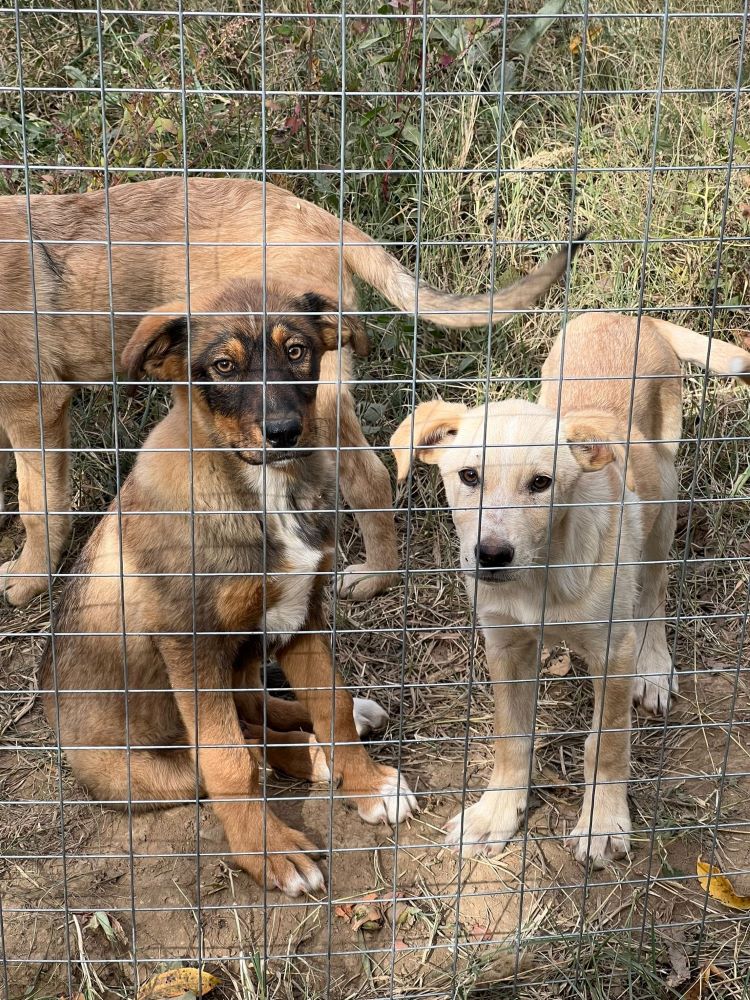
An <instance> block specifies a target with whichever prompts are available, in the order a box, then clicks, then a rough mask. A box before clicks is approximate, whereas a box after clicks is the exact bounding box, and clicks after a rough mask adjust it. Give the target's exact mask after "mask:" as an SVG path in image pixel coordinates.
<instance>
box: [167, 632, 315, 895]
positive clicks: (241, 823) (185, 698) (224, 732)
mask: <svg viewBox="0 0 750 1000" xmlns="http://www.w3.org/2000/svg"><path fill="white" fill-rule="evenodd" d="M159 649H160V651H161V654H162V656H163V657H164V660H165V663H166V665H167V671H168V673H169V680H170V683H171V685H172V687H173V689H174V696H175V699H176V701H177V706H178V708H179V711H180V716H181V718H182V721H183V724H184V726H185V730H186V732H187V742H188V746H189V747H190V749H191V751H192V753H193V754H196V755H197V759H198V768H199V772H200V777H201V784H202V787H203V788H204V790H205V792H206V794H207V795H208V797H209V798H210V799H211V800H212V803H211V804H212V806H213V809H214V811H215V812H216V814H217V816H218V817H219V819H220V820H221V823H222V826H223V827H224V831H225V833H226V835H227V840H228V842H229V847H230V850H231V851H232V852H233V854H234V855H235V857H234V861H235V862H236V864H238V865H239V866H240V867H241V868H244V870H245V871H246V872H248V873H249V874H250V875H251V876H252V878H253V879H255V881H256V882H258V883H259V884H260V885H263V883H264V881H265V883H266V884H267V885H268V887H269V888H278V889H281V890H282V892H285V893H287V895H289V896H298V895H300V894H301V893H306V892H316V891H318V890H320V889H322V888H323V886H324V879H323V874H322V872H321V871H320V869H319V868H318V866H317V865H316V864H315V862H314V861H313V860H312V858H311V857H309V856H308V855H306V854H304V853H301V852H303V851H312V852H315V851H316V848H315V847H314V845H313V844H311V843H310V841H309V840H308V839H307V837H305V836H303V834H301V833H299V832H298V831H296V830H293V829H292V828H291V827H288V826H287V825H286V824H285V823H283V822H282V821H281V820H280V819H278V818H277V817H276V816H275V815H274V814H273V812H272V811H271V810H270V809H269V808H265V810H264V804H263V802H262V800H261V789H260V780H259V774H258V765H257V764H256V762H255V760H254V758H253V754H252V753H251V752H250V751H249V749H248V748H246V746H245V737H244V735H243V733H242V729H241V727H240V720H239V716H238V715H237V709H236V707H235V704H234V699H233V697H232V692H231V677H232V671H231V664H230V663H226V664H222V662H221V661H222V657H221V650H220V649H217V648H216V644H215V643H210V642H207V641H206V640H202V639H197V640H196V650H195V661H194V659H193V647H192V642H185V641H184V640H182V639H176V638H164V639H162V640H161V641H160V642H159ZM196 675H197V677H198V687H199V690H198V694H197V703H196V695H195V692H194V690H193V689H194V687H195V676H196ZM201 689H205V690H201ZM222 689H224V690H222ZM196 727H197V743H196V741H195V737H196ZM264 813H265V815H264ZM269 851H273V853H272V854H271V853H267V852H269Z"/></svg>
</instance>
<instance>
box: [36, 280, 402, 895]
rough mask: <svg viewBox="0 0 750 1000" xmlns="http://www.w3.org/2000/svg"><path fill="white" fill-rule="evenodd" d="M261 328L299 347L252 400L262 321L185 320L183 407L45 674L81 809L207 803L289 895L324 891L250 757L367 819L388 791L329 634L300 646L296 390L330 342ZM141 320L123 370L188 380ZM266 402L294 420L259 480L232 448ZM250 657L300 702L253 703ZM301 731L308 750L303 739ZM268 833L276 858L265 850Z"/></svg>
mask: <svg viewBox="0 0 750 1000" xmlns="http://www.w3.org/2000/svg"><path fill="white" fill-rule="evenodd" d="M259 297H260V289H259V288H258V287H257V286H252V285H250V284H249V283H247V282H235V283H234V284H233V285H231V286H230V287H229V289H228V290H227V291H225V292H223V293H221V294H220V295H219V296H218V298H217V299H215V300H214V301H213V302H211V303H209V305H210V306H211V308H212V309H213V310H215V311H224V309H226V308H227V307H229V308H231V309H236V310H237V311H240V312H245V311H250V310H251V309H252V308H253V307H254V306H257V303H258V301H259ZM292 304H294V303H292ZM269 308H273V309H275V310H276V311H277V313H279V312H285V311H287V310H289V302H288V300H286V299H281V301H279V299H278V297H277V296H276V294H275V293H270V294H269ZM289 311H290V310H289ZM168 322H169V319H168V318H165V317H164V316H162V317H161V323H162V324H165V323H168ZM269 322H270V320H269ZM273 323H274V324H275V329H276V331H277V333H278V330H279V329H280V327H284V328H285V329H286V331H287V333H288V334H289V337H290V342H291V341H298V340H302V341H304V343H305V344H306V345H308V352H307V354H306V356H305V360H304V361H303V362H300V364H302V365H304V368H303V369H302V370H300V371H299V372H298V374H297V375H295V371H296V369H294V368H293V366H292V365H291V363H289V364H288V366H287V369H286V370H282V369H280V368H277V369H275V371H276V379H275V380H272V379H269V380H268V382H267V384H266V385H265V386H264V388H263V389H260V388H257V389H252V388H251V386H252V385H253V383H255V382H256V381H257V378H258V374H259V369H258V367H257V366H258V364H259V361H258V357H259V356H260V355H261V354H263V351H261V348H260V346H259V345H260V341H261V339H262V338H263V337H265V338H266V347H265V353H266V355H267V356H268V358H271V359H273V360H274V364H276V365H280V364H281V361H280V360H279V359H280V358H282V357H283V344H282V345H279V344H276V345H275V346H276V347H277V348H278V349H279V354H278V358H276V356H274V355H272V345H273V344H274V342H273V341H272V340H271V335H270V331H268V332H266V331H265V330H264V326H263V322H262V319H260V318H257V319H256V318H252V317H249V316H248V317H247V318H244V317H236V318H234V319H231V320H229V319H227V318H223V319H207V318H196V319H195V320H194V322H193V324H192V331H191V332H192V337H191V340H192V343H191V357H190V363H191V367H192V371H193V372H194V374H196V375H197V376H199V377H198V378H196V379H195V384H194V386H193V387H192V389H191V390H190V394H188V389H187V387H186V386H184V385H179V386H176V387H175V389H174V404H173V406H172V409H171V410H170V412H169V413H168V415H167V416H166V417H165V418H164V419H163V420H162V421H161V422H160V423H159V424H158V425H157V426H156V427H155V428H154V429H153V430H152V432H151V434H150V435H149V437H148V439H147V441H146V444H145V447H144V450H143V451H142V452H141V453H140V454H139V456H138V459H137V461H136V464H135V467H134V469H133V471H132V472H131V474H130V475H129V476H128V478H127V480H126V481H125V483H124V485H123V487H122V490H121V492H120V494H119V496H118V498H117V499H116V501H115V503H114V504H113V505H112V508H110V512H109V513H108V514H107V515H105V516H104V517H103V518H102V519H101V521H100V523H99V524H98V526H97V528H96V530H95V531H94V533H93V534H92V536H91V538H90V540H89V542H88V544H87V545H86V547H85V549H84V551H83V553H82V555H81V557H80V559H79V561H78V564H77V566H76V568H75V570H74V575H73V578H72V579H71V581H70V582H69V584H68V586H67V588H66V590H65V592H64V595H63V599H62V602H61V606H60V608H59V610H58V614H57V620H56V634H55V637H54V639H53V640H52V641H51V643H50V645H49V647H48V649H47V651H46V653H45V655H44V658H43V661H42V672H41V678H42V685H43V687H44V688H45V689H46V691H47V693H46V694H45V698H44V704H45V709H46V712H47V716H48V718H49V720H50V722H51V723H52V724H53V725H54V726H55V727H56V728H57V729H58V735H59V740H60V745H61V747H62V748H63V749H64V751H65V753H66V755H67V756H68V759H69V761H70V763H71V765H72V767H73V770H74V772H75V774H76V775H77V777H78V778H79V780H80V781H81V782H82V783H83V784H84V785H86V786H87V787H88V788H89V789H90V791H91V792H92V793H93V794H94V795H95V796H96V797H98V798H100V799H104V800H110V801H120V802H123V801H132V802H133V804H134V806H135V807H136V808H138V807H144V806H148V805H153V804H156V802H158V801H165V800H166V801H167V802H169V801H170V800H184V799H194V798H195V796H196V795H197V794H199V793H200V794H202V795H205V796H207V797H208V798H209V799H211V800H212V801H213V807H214V809H215V810H216V812H217V814H218V816H219V817H220V819H221V821H222V823H223V825H224V829H225V831H226V835H227V840H228V842H229V847H230V849H231V850H232V851H233V852H235V854H236V855H237V857H236V860H237V862H238V863H239V864H240V865H241V866H242V867H243V868H244V869H245V870H246V871H247V872H249V873H250V874H251V875H252V877H253V878H255V879H256V880H258V881H261V882H262V881H263V880H264V878H265V879H266V881H267V883H268V884H269V886H272V887H274V886H275V887H279V888H281V889H283V890H284V891H285V892H288V893H290V894H292V895H294V894H297V893H299V892H304V891H313V890H316V889H319V888H321V887H322V885H323V880H322V876H321V874H320V871H319V870H318V868H317V867H316V865H315V864H314V862H313V861H312V860H311V858H310V857H308V856H306V855H305V854H304V853H302V852H304V851H306V850H311V849H312V845H311V844H310V842H309V841H308V840H307V839H306V838H305V837H303V836H302V835H301V834H299V833H298V832H296V831H294V830H292V829H290V828H288V827H286V826H285V825H284V824H283V823H281V821H280V820H278V819H277V818H276V817H275V816H274V815H273V813H271V812H270V811H269V810H266V811H265V817H264V813H263V809H262V807H261V798H262V795H261V785H260V775H259V770H258V762H257V761H258V759H262V757H263V751H262V750H261V749H260V748H259V747H258V744H259V743H261V742H262V743H263V744H264V746H265V753H266V759H267V761H268V762H269V763H270V764H271V765H272V766H274V767H278V768H279V769H280V770H283V771H286V772H288V773H290V774H292V775H295V776H297V777H301V778H307V779H310V780H315V779H318V778H320V777H323V776H325V775H327V774H328V773H329V770H331V769H332V768H333V770H335V776H336V779H337V781H338V780H340V786H341V794H343V795H346V796H353V797H358V796H364V797H363V798H358V799H357V806H358V808H359V811H360V814H361V815H362V816H363V817H364V818H365V819H369V820H374V819H377V818H379V817H380V815H381V813H382V812H383V810H384V809H385V807H384V806H383V795H384V794H386V791H387V790H388V789H389V788H390V787H391V786H394V785H395V787H399V779H398V776H397V775H396V773H395V772H394V771H393V769H391V768H388V767H384V766H382V765H378V764H375V763H374V762H373V761H372V760H371V759H370V758H369V757H368V755H367V753H366V751H365V749H364V747H363V746H362V744H361V743H360V741H359V738H358V736H357V730H356V727H355V723H354V719H353V702H352V698H351V696H350V695H349V694H348V692H347V691H346V690H345V689H344V688H343V682H342V681H341V678H339V677H338V676H337V675H336V674H335V671H334V666H333V662H332V659H331V650H330V644H329V642H328V639H327V636H326V635H325V634H322V635H321V634H298V633H300V632H303V633H304V632H305V631H306V630H313V631H315V632H321V631H322V632H325V631H326V626H325V616H324V613H323V603H322V602H323V594H324V591H325V588H326V586H327V584H328V581H329V580H330V578H331V575H332V571H333V551H332V545H333V517H332V515H331V514H330V513H329V512H330V510H331V505H332V502H333V497H332V486H331V483H332V482H333V476H332V474H331V462H332V459H331V457H330V456H329V455H327V454H326V453H325V452H322V451H318V450H315V449H316V447H317V446H318V445H319V443H320V438H319V424H318V422H317V420H316V419H315V406H316V399H315V390H314V387H311V386H310V385H309V380H310V378H315V376H316V372H317V370H318V367H319V363H320V358H321V356H324V353H323V352H325V351H326V350H327V348H326V346H325V340H326V337H325V334H324V332H322V331H321V330H320V328H319V327H318V326H317V325H316V323H315V322H314V321H313V320H312V319H311V318H309V317H304V316H303V317H300V316H296V317H292V316H291V315H290V317H289V319H288V320H284V321H280V320H278V319H274V320H273ZM145 324H146V329H147V331H148V336H149V337H150V339H148V338H147V337H146V336H145V335H144V330H143V328H141V329H139V330H137V331H136V333H135V334H134V338H133V347H132V350H129V351H128V352H127V353H128V354H129V355H131V357H135V352H136V350H137V352H138V358H139V361H138V365H140V366H141V368H140V369H139V371H140V370H141V369H142V368H145V367H147V366H150V368H151V370H152V371H155V372H164V371H169V372H170V377H171V375H172V373H175V374H176V376H177V377H178V379H179V380H181V381H184V380H185V378H186V375H187V359H186V357H185V344H184V342H183V341H182V340H180V339H179V337H178V338H175V337H173V336H167V334H166V333H165V329H166V328H165V327H164V326H159V324H158V323H154V322H153V320H152V319H148V320H146V321H145ZM228 330H229V332H228ZM277 339H278V337H277ZM235 342H236V344H237V345H238V351H237V352H236V353H237V355H239V354H242V355H243V360H242V361H241V362H240V364H241V367H240V368H239V369H238V371H237V373H236V376H237V377H235V376H234V375H233V376H231V377H229V376H228V377H227V378H226V379H224V378H223V377H222V376H220V375H219V374H218V373H217V370H216V366H215V362H216V360H217V359H219V360H220V359H221V358H223V357H226V351H225V346H226V344H227V343H230V344H235ZM243 343H244V344H245V345H246V346H243ZM165 344H168V346H167V347H166V348H165V346H164V345H165ZM133 363H135V362H133ZM297 377H298V378H299V381H295V382H294V384H291V385H290V382H289V380H290V379H295V378H297ZM282 386H284V387H285V388H284V390H283V391H284V392H285V395H284V396H283V397H282V396H281V395H280V393H281V392H282ZM263 392H265V393H266V395H267V396H268V397H269V398H273V399H277V400H278V399H283V400H284V401H285V402H284V406H285V407H286V409H285V410H284V412H286V413H296V414H300V413H302V414H303V416H304V419H303V420H302V426H303V430H302V433H301V436H300V438H299V442H298V444H297V446H296V447H297V448H298V449H299V452H300V457H295V456H294V455H293V456H292V457H285V456H287V454H288V452H287V450H286V448H283V449H279V450H271V451H269V452H268V453H267V455H266V464H265V467H264V466H263V465H262V464H258V460H257V456H255V455H254V453H253V449H252V447H248V437H250V438H252V436H253V434H252V432H253V429H254V427H255V424H256V423H257V421H258V420H261V421H262V420H263V419H265V417H264V416H263V415H262V414H261V415H260V416H259V415H258V412H257V400H258V398H259V397H261V396H262V394H263ZM269 405H270V404H269ZM279 405H280V404H279ZM217 407H218V408H219V410H220V411H221V412H219V414H218V415H219V416H220V417H221V420H219V421H217V419H216V416H217ZM266 416H267V415H266ZM256 436H257V435H256ZM190 438H192V444H193V451H192V452H190V451H189V450H188V447H187V446H188V442H189V440H190ZM217 449H219V450H217ZM305 449H311V450H309V451H306V450H305ZM264 491H265V492H264ZM224 511H227V512H233V513H222V512H224ZM118 512H119V515H120V516H119V517H118ZM264 512H265V513H264ZM120 539H121V541H120ZM121 571H122V574H123V575H122V578H121ZM193 573H194V574H195V575H193ZM316 574H322V575H319V576H318V575H316ZM123 611H124V618H123ZM264 636H265V643H264ZM264 646H265V649H270V650H272V651H275V652H276V655H277V658H278V660H279V662H280V664H281V666H282V668H283V669H284V670H285V672H286V674H287V677H288V678H289V680H290V682H291V684H292V686H293V687H294V688H295V689H296V690H297V695H298V697H299V699H300V702H299V703H297V704H294V703H287V702H282V701H279V700H278V699H274V698H269V699H267V700H264V699H263V697H262V696H261V694H260V692H259V691H258V690H253V689H258V688H259V686H260V670H259V667H260V662H261V659H262V657H263V654H264V651H265V649H264ZM332 683H335V684H336V692H335V724H334V720H333V716H332V711H333V702H334V698H333V696H332V693H331V690H330V688H331V685H332ZM307 688H314V689H319V690H315V691H308V690H306V689H307ZM248 689H250V690H248ZM264 705H265V711H266V714H267V722H268V724H269V726H270V727H271V731H270V732H267V733H266V732H264V731H263V728H262V726H261V723H262V722H263V713H264ZM310 729H312V730H313V732H314V734H315V736H316V737H317V740H314V739H312V738H311V737H310V736H309V734H308V733H307V732H303V730H305V731H307V730H310ZM276 730H279V731H280V732H277V731H276ZM332 733H333V739H334V745H335V749H334V750H332V748H331V734H332ZM246 741H247V742H248V745H249V746H250V748H251V750H252V752H248V749H247V747H246V745H245V744H246ZM339 743H341V744H342V745H341V746H339V745H338V744H339ZM289 744H297V746H290V745H289ZM334 761H335V767H334ZM196 768H197V774H198V778H199V780H198V781H197V780H196ZM400 787H401V794H402V799H403V805H402V811H401V818H404V817H405V816H406V815H409V808H408V805H409V804H410V802H412V801H413V800H412V798H411V793H410V792H409V790H408V786H406V784H405V783H404V782H403V781H402V782H401V785H400ZM264 824H265V826H264ZM264 829H265V830H266V833H267V838H268V843H269V844H271V845H272V846H273V850H274V852H275V853H273V854H270V855H267V856H264V851H265V843H264Z"/></svg>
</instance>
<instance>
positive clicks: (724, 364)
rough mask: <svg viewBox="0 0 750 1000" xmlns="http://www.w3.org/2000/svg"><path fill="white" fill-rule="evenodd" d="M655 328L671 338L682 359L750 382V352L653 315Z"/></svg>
mask: <svg viewBox="0 0 750 1000" xmlns="http://www.w3.org/2000/svg"><path fill="white" fill-rule="evenodd" d="M650 322H651V323H652V324H653V327H654V329H655V330H656V332H657V333H658V334H659V336H661V337H663V338H664V340H666V341H667V343H668V344H669V346H670V347H671V348H672V350H673V351H674V352H675V354H676V355H677V357H678V358H679V359H680V360H681V361H689V362H691V363H692V364H694V365H700V367H701V368H706V369H707V370H708V371H709V372H711V373H712V374H713V375H733V376H734V377H735V378H736V379H738V380H739V381H740V382H745V383H747V384H750V353H748V351H745V350H743V349H742V348H741V347H736V346H735V345H734V344H728V343H727V342H726V341H725V340H717V339H716V337H710V338H709V337H704V336H703V334H702V333H694V332H693V331H692V330H688V329H686V328H685V327H684V326H677V325H676V324H675V323H668V322H666V320H663V319H654V318H653V317H651V318H650Z"/></svg>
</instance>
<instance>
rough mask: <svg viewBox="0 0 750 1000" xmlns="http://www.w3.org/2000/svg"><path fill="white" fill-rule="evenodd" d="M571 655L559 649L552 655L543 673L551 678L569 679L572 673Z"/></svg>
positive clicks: (565, 650)
mask: <svg viewBox="0 0 750 1000" xmlns="http://www.w3.org/2000/svg"><path fill="white" fill-rule="evenodd" d="M570 667H571V663H570V653H569V652H568V651H567V649H558V650H557V652H555V653H551V654H550V656H549V658H548V660H547V664H546V666H545V668H544V670H543V671H542V673H544V674H547V676H549V677H567V675H568V674H569V673H570Z"/></svg>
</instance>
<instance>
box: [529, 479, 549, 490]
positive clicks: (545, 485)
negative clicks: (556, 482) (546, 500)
mask: <svg viewBox="0 0 750 1000" xmlns="http://www.w3.org/2000/svg"><path fill="white" fill-rule="evenodd" d="M551 485H552V479H551V478H550V476H534V478H533V479H532V480H531V482H530V483H529V489H530V490H531V492H532V493H544V491H545V490H548V489H549V488H550V486H551Z"/></svg>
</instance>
